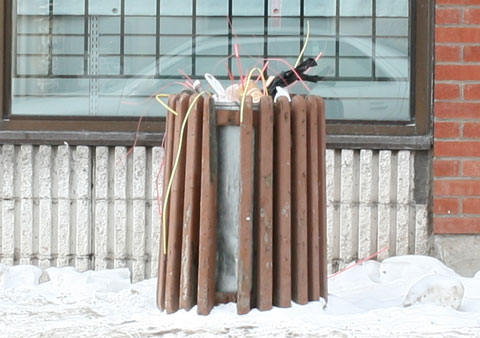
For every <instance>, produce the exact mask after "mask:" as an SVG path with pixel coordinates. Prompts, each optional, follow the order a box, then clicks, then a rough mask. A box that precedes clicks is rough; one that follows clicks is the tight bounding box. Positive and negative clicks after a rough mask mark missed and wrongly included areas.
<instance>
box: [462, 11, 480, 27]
mask: <svg viewBox="0 0 480 338" xmlns="http://www.w3.org/2000/svg"><path fill="white" fill-rule="evenodd" d="M463 22H464V23H466V24H470V25H480V9H479V8H467V9H465V14H464V16H463Z"/></svg>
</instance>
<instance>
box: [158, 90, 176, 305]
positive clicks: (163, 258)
mask: <svg viewBox="0 0 480 338" xmlns="http://www.w3.org/2000/svg"><path fill="white" fill-rule="evenodd" d="M176 98H177V96H176V95H172V96H170V97H169V99H168V105H169V106H170V107H171V108H173V109H175V108H176ZM174 128H175V115H173V114H171V113H168V112H167V130H166V134H165V138H166V144H165V155H164V174H163V189H162V190H163V198H162V202H163V201H164V200H165V193H166V191H167V185H168V180H169V179H170V174H171V172H172V158H173V136H174ZM160 208H161V209H160V210H162V211H163V204H162V205H160ZM165 212H166V213H167V214H166V215H165V219H167V220H168V217H169V215H170V212H169V210H168V209H167V210H166V211H165ZM160 221H162V220H160ZM163 226H164V224H162V227H161V229H160V250H159V257H158V280H157V306H158V308H159V309H160V310H162V311H163V310H165V282H166V276H167V271H166V270H167V254H166V253H165V252H164V250H163V246H164V244H163V243H164V240H165V239H164V238H163V234H164V232H163ZM167 238H168V234H167Z"/></svg>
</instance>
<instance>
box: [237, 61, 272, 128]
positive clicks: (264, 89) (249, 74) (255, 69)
mask: <svg viewBox="0 0 480 338" xmlns="http://www.w3.org/2000/svg"><path fill="white" fill-rule="evenodd" d="M255 71H258V73H259V74H260V76H261V77H262V86H263V95H267V86H266V85H265V76H264V75H263V72H262V70H261V69H260V68H258V67H256V68H252V69H251V70H250V72H249V73H248V76H247V80H246V81H245V86H244V87H245V88H244V89H243V93H242V100H241V102H240V123H242V122H243V109H244V106H245V98H246V97H247V91H248V88H247V83H249V82H250V79H251V78H252V75H253V72H255Z"/></svg>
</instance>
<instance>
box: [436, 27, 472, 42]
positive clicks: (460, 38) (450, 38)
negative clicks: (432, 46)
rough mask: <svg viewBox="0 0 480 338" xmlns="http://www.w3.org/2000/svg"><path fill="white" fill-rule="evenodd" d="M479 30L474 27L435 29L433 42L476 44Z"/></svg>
mask: <svg viewBox="0 0 480 338" xmlns="http://www.w3.org/2000/svg"><path fill="white" fill-rule="evenodd" d="M478 41H480V28H477V27H474V28H471V27H437V28H436V29H435V42H478Z"/></svg>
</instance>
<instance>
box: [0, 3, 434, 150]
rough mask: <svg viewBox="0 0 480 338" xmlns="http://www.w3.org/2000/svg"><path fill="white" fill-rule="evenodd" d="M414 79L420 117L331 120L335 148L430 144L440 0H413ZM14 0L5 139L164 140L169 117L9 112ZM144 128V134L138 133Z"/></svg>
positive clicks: (6, 45) (1, 33) (4, 30)
mask: <svg viewBox="0 0 480 338" xmlns="http://www.w3.org/2000/svg"><path fill="white" fill-rule="evenodd" d="M411 3H412V6H411V7H412V9H411V15H412V29H413V32H414V34H412V40H413V41H412V46H413V48H412V51H413V52H412V59H411V65H412V67H411V68H412V73H411V74H412V81H411V97H412V98H413V99H412V109H413V115H414V120H413V121H409V122H407V123H401V122H388V121H345V120H329V121H328V123H327V134H328V146H329V147H330V148H371V149H382V148H383V149H430V148H431V144H432V135H431V130H432V126H431V123H432V122H431V120H432V119H431V108H432V74H433V70H432V64H433V62H432V59H433V47H432V46H433V20H434V0H427V1H412V2H411ZM11 4H12V1H10V0H0V13H3V16H0V63H1V64H2V65H3V67H0V107H1V109H2V111H1V112H0V113H1V119H0V142H4V143H31V144H63V143H64V142H67V143H69V144H72V145H74V144H84V145H128V144H131V143H132V142H133V140H134V139H137V144H138V145H158V144H160V142H161V138H162V135H163V131H164V128H165V121H164V118H143V119H142V121H141V123H140V124H139V118H138V117H114V118H112V117H88V118H86V117H72V116H65V117H46V116H9V114H8V111H9V109H10V103H11V98H10V85H11V67H10V64H11V53H10V49H11V48H10V46H11V39H12V26H11V23H12V14H11V13H12V11H11ZM137 128H138V133H137Z"/></svg>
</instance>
